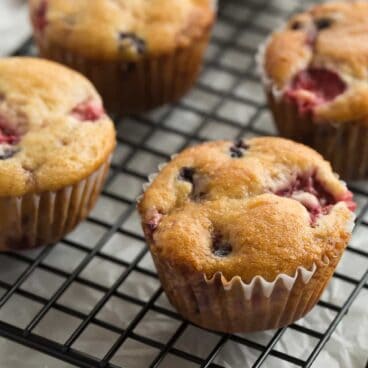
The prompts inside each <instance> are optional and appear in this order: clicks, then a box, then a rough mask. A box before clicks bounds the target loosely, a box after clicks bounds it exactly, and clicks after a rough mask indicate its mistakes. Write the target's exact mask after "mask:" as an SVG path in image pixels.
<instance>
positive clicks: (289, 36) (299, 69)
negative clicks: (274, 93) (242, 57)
mask: <svg viewBox="0 0 368 368" xmlns="http://www.w3.org/2000/svg"><path fill="white" fill-rule="evenodd" d="M367 31H368V3H367V2H366V1H351V2H331V3H326V4H323V5H317V6H315V7H313V8H311V9H310V10H308V11H305V12H303V13H300V14H297V15H295V16H293V17H292V18H291V19H290V20H289V21H288V23H287V24H286V26H285V27H284V28H283V29H282V30H280V31H276V32H274V33H273V34H272V36H271V38H270V40H269V42H268V44H267V46H266V50H265V55H264V61H263V63H264V65H263V67H264V71H265V74H266V77H267V78H268V79H269V80H270V82H271V83H272V84H273V86H275V87H276V88H277V89H278V90H279V91H280V92H281V94H282V95H283V96H284V97H286V98H287V99H289V100H291V101H293V102H294V103H296V105H297V107H298V109H299V112H301V113H305V112H312V113H313V118H314V120H315V121H317V122H327V123H328V122H333V123H348V122H351V121H357V120H359V121H360V122H362V123H364V124H368V118H367V117H368V103H367V101H368V85H367V82H366V80H367V77H368V71H367V68H366V65H367V62H368V46H367V45H368V42H367V41H368V32H367Z"/></svg>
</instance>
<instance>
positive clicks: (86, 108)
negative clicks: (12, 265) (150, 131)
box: [0, 58, 115, 250]
mask: <svg viewBox="0 0 368 368" xmlns="http://www.w3.org/2000/svg"><path fill="white" fill-rule="evenodd" d="M114 147H115V130H114V125H113V123H112V121H111V120H110V119H109V118H108V116H107V115H106V114H105V111H104V108H103V105H102V101H101V99H100V97H99V95H98V94H97V93H96V91H95V89H94V88H93V87H92V85H91V84H90V82H88V81H87V80H86V79H85V78H84V77H82V76H81V75H79V74H78V73H76V72H74V71H71V70H68V69H67V68H65V67H63V66H61V65H57V64H55V63H52V62H49V61H42V60H37V59H32V58H8V59H1V60H0V214H1V215H0V250H11V249H13V250H14V249H20V248H32V247H35V246H39V245H45V244H49V243H52V242H55V241H57V240H59V239H60V238H62V237H63V236H64V235H65V234H66V233H67V232H69V231H71V230H72V229H73V228H74V227H75V226H76V225H77V224H78V222H79V221H81V220H82V219H84V218H85V217H86V216H87V214H88V212H89V211H90V209H91V208H92V206H93V205H94V203H95V202H96V199H97V197H98V195H99V193H100V191H101V188H102V186H103V183H104V179H105V177H106V174H107V172H108V169H109V159H110V157H111V154H112V151H113V149H114Z"/></svg>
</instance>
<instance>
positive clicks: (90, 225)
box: [0, 0, 368, 368]
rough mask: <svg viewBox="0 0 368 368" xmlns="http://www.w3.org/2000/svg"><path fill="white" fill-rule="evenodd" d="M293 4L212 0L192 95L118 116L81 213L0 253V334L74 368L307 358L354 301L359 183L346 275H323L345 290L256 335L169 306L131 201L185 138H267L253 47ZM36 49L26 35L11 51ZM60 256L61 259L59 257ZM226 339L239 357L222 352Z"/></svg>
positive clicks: (367, 267) (367, 211) (363, 221)
mask: <svg viewBox="0 0 368 368" xmlns="http://www.w3.org/2000/svg"><path fill="white" fill-rule="evenodd" d="M303 3H304V4H303V5H305V2H303ZM299 5H300V3H298V2H297V1H293V0H280V1H276V0H274V1H259V0H253V1H245V0H224V1H222V2H220V6H219V20H218V23H217V25H216V27H215V30H214V35H213V39H212V42H211V44H210V47H209V50H208V53H207V56H206V63H205V68H204V71H203V73H202V75H201V78H200V80H199V82H198V83H197V85H196V86H195V88H194V89H193V91H192V92H191V93H190V94H189V95H188V96H187V97H185V98H184V99H183V100H182V101H181V102H179V103H177V104H174V105H172V106H170V107H164V108H162V109H159V110H157V111H154V112H153V113H151V114H148V115H144V116H132V117H129V118H127V119H125V120H124V121H123V122H120V120H116V124H117V127H118V142H119V144H118V148H117V151H116V154H115V157H114V160H113V164H112V168H111V172H110V176H109V178H108V182H107V184H106V187H105V189H104V191H103V194H102V196H101V199H100V201H99V203H98V205H97V208H96V209H95V210H94V211H93V212H92V214H91V215H90V216H89V218H88V219H87V220H86V221H85V222H84V223H83V224H82V225H80V226H79V227H78V228H77V230H76V231H74V232H73V233H72V234H71V235H69V236H68V237H67V238H66V239H64V240H63V241H62V242H60V244H58V245H56V246H54V247H47V248H43V249H40V250H36V251H33V252H31V253H10V254H3V255H1V256H0V268H1V270H0V336H2V337H3V338H6V339H10V340H12V341H14V342H17V343H20V344H22V345H25V346H27V347H29V348H32V349H36V350H38V351H41V352H43V353H46V354H48V355H50V356H53V357H56V358H58V359H60V360H62V361H64V362H65V364H66V365H68V366H69V364H71V365H75V366H78V367H124V368H131V367H133V368H140V367H142V368H145V367H173V368H176V367H216V368H220V367H232V368H233V367H241V368H243V367H245V366H252V367H261V366H270V367H281V366H282V367H283V366H300V367H310V366H312V364H313V362H314V361H315V359H316V358H317V357H318V355H319V354H320V353H321V352H322V351H323V349H324V347H325V345H326V343H327V341H328V340H329V339H330V337H331V336H332V334H333V333H334V331H335V330H336V328H337V327H338V325H339V324H340V322H341V321H342V320H343V318H344V316H345V315H346V314H347V313H348V311H349V308H350V307H351V306H352V304H353V303H354V301H355V300H356V299H357V298H359V296H360V295H361V294H362V293H363V292H365V293H366V292H367V289H368V285H367V280H368V252H367V248H364V247H365V246H366V244H364V243H367V242H368V241H366V242H364V234H366V235H365V238H366V239H368V236H367V234H368V185H364V183H363V184H362V183H356V184H354V185H352V186H351V189H352V190H353V191H354V193H355V195H356V198H357V200H358V203H359V210H358V212H357V216H358V217H357V227H356V230H355V233H354V237H353V240H352V243H351V245H350V246H349V247H348V249H347V251H346V257H348V258H349V257H351V262H353V263H354V267H353V268H354V272H355V271H356V272H355V273H354V274H353V275H352V274H351V273H350V272H345V271H344V267H339V268H338V271H337V272H336V273H335V275H334V277H333V280H332V284H334V283H342V284H344V285H346V287H347V289H346V290H348V291H347V292H346V294H344V295H340V296H339V299H338V301H337V302H331V301H325V300H324V298H323V297H322V300H321V301H320V302H319V304H318V306H316V307H315V309H314V310H313V312H312V313H311V314H310V315H312V314H313V313H314V315H317V314H318V313H320V314H324V315H326V314H328V315H329V316H330V317H329V322H328V323H327V324H325V325H324V326H321V325H320V324H319V323H318V322H317V324H314V325H313V323H312V324H308V323H304V322H302V321H303V320H302V321H298V322H297V323H295V324H293V325H291V326H289V327H287V328H282V329H279V330H277V331H271V332H268V333H260V334H256V335H254V334H252V335H222V334H217V333H210V332H208V331H204V330H200V329H198V328H196V327H195V326H193V325H191V324H190V323H188V322H186V321H184V320H182V319H181V317H180V316H179V315H178V314H177V313H176V312H175V311H174V310H173V309H172V308H171V307H170V306H169V304H168V303H167V301H166V299H165V296H164V294H163V291H162V289H161V287H160V284H159V281H158V279H157V275H156V272H155V270H154V268H153V265H152V262H151V261H150V256H149V253H148V251H147V248H146V246H145V243H144V238H143V236H142V232H141V229H140V226H139V221H138V216H137V213H136V203H135V199H136V197H137V195H139V193H140V190H141V185H142V184H143V183H144V182H145V181H146V177H147V175H148V174H149V173H151V172H155V171H156V168H157V165H158V164H159V163H160V162H164V161H167V160H168V159H169V158H170V155H172V154H173V153H175V152H177V151H179V150H181V149H183V148H184V147H186V146H188V145H190V144H193V143H197V142H200V141H203V140H206V139H218V138H226V139H236V138H240V137H244V136H254V135H272V134H276V132H275V129H274V127H273V125H272V123H271V119H270V117H269V115H268V112H267V109H266V107H265V104H264V98H263V93H262V88H261V86H260V84H259V80H258V78H257V76H256V72H255V63H254V53H255V51H256V48H257V46H258V45H259V43H260V42H262V40H264V39H265V37H266V36H267V34H268V33H269V31H270V30H271V29H273V28H274V27H277V26H278V25H279V23H281V22H282V21H283V19H285V18H286V17H287V16H289V15H290V13H292V12H294V11H296V10H298V7H299ZM34 53H35V50H34V47H33V44H32V41H31V40H28V41H27V42H26V43H25V44H24V45H23V46H22V47H21V48H20V49H19V50H18V51H17V52H16V53H15V54H16V55H28V54H34ZM357 234H358V235H359V237H358V235H357ZM362 234H363V235H362ZM355 237H357V238H355ZM355 239H357V240H355ZM359 239H363V241H362V240H359ZM65 256H68V257H69V258H68V259H69V261H68V262H65V261H61V260H64V259H65ZM106 270H108V276H106ZM141 289H142V290H143V291H142V290H141ZM137 290H141V291H139V292H138V291H137ZM363 310H364V309H363ZM106 311H108V312H109V313H106ZM365 312H366V313H367V309H365ZM106 316H107V317H106ZM111 316H112V317H111ZM121 316H123V317H121ZM317 321H318V319H317ZM158 332H160V333H158ZM189 332H190V333H191V334H190V333H189ZM287 335H290V336H293V338H294V340H295V339H300V341H304V340H303V339H312V340H313V341H314V343H313V348H312V349H309V350H308V352H307V353H306V354H305V352H304V353H303V354H302V355H300V354H297V353H296V352H295V351H291V352H290V351H289V350H285V349H283V346H284V344H282V341H283V339H284V338H285V336H287ZM188 336H192V337H191V338H188ZM193 336H194V337H193ZM232 346H233V347H234V346H236V349H234V350H233V351H235V352H243V353H242V354H238V355H237V353H231V347H232ZM199 347H200V348H199ZM226 351H229V352H230V355H231V354H233V356H232V360H231V361H227V362H224V359H221V356H222V355H223V354H224V352H226ZM234 354H235V355H234ZM367 355H368V353H367ZM367 358H368V356H367V357H366V358H363V362H362V363H361V364H362V366H364V364H365V362H364V360H365V359H367ZM283 364H284V365H283Z"/></svg>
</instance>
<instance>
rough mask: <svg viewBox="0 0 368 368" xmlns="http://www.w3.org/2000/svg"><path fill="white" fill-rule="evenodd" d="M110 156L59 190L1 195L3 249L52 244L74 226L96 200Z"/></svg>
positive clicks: (0, 223) (0, 211)
mask: <svg viewBox="0 0 368 368" xmlns="http://www.w3.org/2000/svg"><path fill="white" fill-rule="evenodd" d="M110 160H111V157H110V158H109V159H108V160H107V161H106V162H105V163H104V164H102V165H101V166H100V167H99V168H98V169H97V170H96V171H94V172H93V173H92V174H91V175H89V176H88V177H87V178H85V179H84V180H82V181H80V182H78V183H76V184H74V185H70V186H67V187H64V188H62V189H60V190H58V191H54V192H53V191H49V192H41V193H36V194H32V193H31V194H26V195H24V196H21V197H3V198H0V213H1V217H0V250H1V251H4V250H17V249H29V248H34V247H37V246H41V245H47V244H51V243H54V242H56V241H58V240H60V239H61V238H63V237H64V235H66V234H67V233H68V232H70V231H71V230H73V229H74V227H75V226H76V225H77V224H78V223H79V222H80V221H82V220H83V219H84V218H85V217H86V216H87V215H88V213H89V212H90V210H91V209H92V208H93V206H94V204H95V203H96V200H97V198H98V196H99V194H100V192H101V190H102V187H103V184H104V182H105V178H106V175H107V173H108V170H109V167H110Z"/></svg>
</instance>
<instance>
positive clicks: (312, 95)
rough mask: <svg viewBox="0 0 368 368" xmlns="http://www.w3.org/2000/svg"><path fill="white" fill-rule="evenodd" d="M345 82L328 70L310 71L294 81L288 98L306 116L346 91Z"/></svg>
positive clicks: (306, 71) (287, 93)
mask: <svg viewBox="0 0 368 368" xmlns="http://www.w3.org/2000/svg"><path fill="white" fill-rule="evenodd" d="M346 88H347V87H346V84H345V82H344V81H343V80H342V79H341V78H340V76H339V75H338V74H336V73H335V72H332V71H329V70H326V69H308V70H303V71H301V72H299V73H298V74H297V75H296V76H295V77H294V79H293V81H292V83H291V87H290V88H289V90H288V91H287V92H286V97H287V98H288V99H289V100H291V101H293V102H295V103H296V104H297V106H298V109H299V112H300V113H302V114H304V113H307V112H309V111H312V110H313V109H314V108H315V107H317V106H319V105H322V104H325V103H328V102H331V101H332V100H334V99H335V98H336V97H338V96H339V95H341V94H342V93H344V92H345V90H346Z"/></svg>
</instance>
